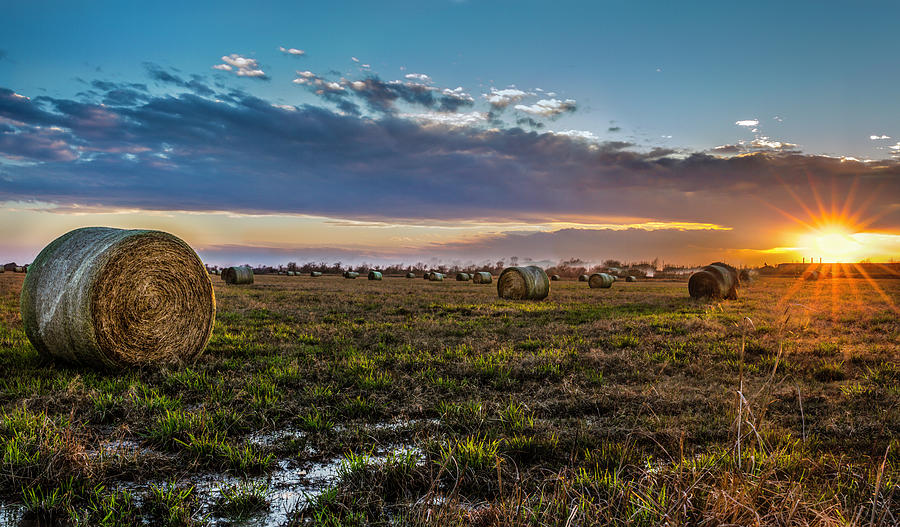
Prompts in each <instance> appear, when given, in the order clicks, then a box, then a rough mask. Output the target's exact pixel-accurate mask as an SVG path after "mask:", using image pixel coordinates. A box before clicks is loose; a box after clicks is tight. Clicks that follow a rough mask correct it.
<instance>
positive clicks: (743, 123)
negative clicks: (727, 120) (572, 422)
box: [734, 119, 759, 128]
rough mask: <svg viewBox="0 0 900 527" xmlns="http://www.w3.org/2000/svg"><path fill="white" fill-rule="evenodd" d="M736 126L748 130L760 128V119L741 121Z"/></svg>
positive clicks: (736, 122)
mask: <svg viewBox="0 0 900 527" xmlns="http://www.w3.org/2000/svg"><path fill="white" fill-rule="evenodd" d="M734 124H736V125H738V126H744V127H746V128H755V127H757V126H759V119H743V120H741V121H735V122H734Z"/></svg>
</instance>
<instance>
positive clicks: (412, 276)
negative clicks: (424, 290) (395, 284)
mask: <svg viewBox="0 0 900 527" xmlns="http://www.w3.org/2000/svg"><path fill="white" fill-rule="evenodd" d="M406 277H407V278H415V277H416V273H406Z"/></svg>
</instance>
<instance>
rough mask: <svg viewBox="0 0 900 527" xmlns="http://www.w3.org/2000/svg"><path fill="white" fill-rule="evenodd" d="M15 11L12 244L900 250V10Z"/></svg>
mask: <svg viewBox="0 0 900 527" xmlns="http://www.w3.org/2000/svg"><path fill="white" fill-rule="evenodd" d="M258 4H262V5H258ZM0 10H2V13H3V16H0V260H4V261H13V260H15V261H17V262H22V263H24V262H28V261H31V259H33V258H34V256H35V255H36V254H37V252H39V251H40V249H41V248H42V247H44V246H45V245H46V244H47V243H49V242H50V241H52V240H53V239H55V238H56V237H58V236H60V235H62V234H64V233H65V232H67V231H69V230H71V229H74V228H78V227H83V226H93V225H103V226H112V227H122V228H153V229H161V230H165V231H168V232H171V233H173V234H176V235H177V236H180V237H182V238H183V239H185V240H186V241H187V242H188V243H190V244H191V245H192V246H193V247H194V248H195V249H196V250H197V251H198V253H199V254H200V255H201V257H202V258H203V259H204V260H205V261H206V262H208V263H210V264H214V265H231V264H239V263H251V264H278V263H286V262H287V261H296V262H307V261H326V262H335V261H341V262H344V263H354V264H358V263H361V262H368V263H372V264H387V263H398V262H405V263H415V262H425V263H438V262H441V263H459V264H467V263H480V262H495V261H497V260H500V259H505V260H507V261H509V259H511V258H512V257H513V256H515V257H518V259H519V261H534V262H539V263H544V264H548V265H549V264H550V263H556V262H558V261H561V260H567V259H571V258H580V259H582V260H586V261H590V262H600V261H602V260H605V259H609V258H612V259H619V260H626V261H640V260H646V261H650V260H654V259H655V260H658V261H660V262H666V263H672V264H684V265H699V264H705V263H708V262H710V261H714V260H723V261H727V262H729V263H733V264H735V265H760V264H762V263H779V262H788V261H795V260H800V259H801V258H807V259H808V258H816V259H818V258H820V257H821V258H823V259H824V260H825V261H860V260H863V259H869V260H872V261H892V260H894V259H896V258H897V257H898V256H900V100H898V98H897V95H896V86H898V85H900V67H898V65H900V64H898V61H900V58H898V57H900V34H898V32H897V31H896V30H895V24H896V20H897V19H898V15H900V5H898V4H897V3H896V2H859V3H854V4H852V5H851V4H847V3H838V2H816V3H809V2H796V3H781V2H778V3H776V2H756V3H753V4H752V5H751V4H740V5H733V6H729V5H722V4H721V3H718V2H717V3H713V2H689V3H677V2H640V3H638V2H626V1H606V0H602V1H591V2H557V3H553V4H548V3H547V2H531V1H515V2H514V1H475V0H467V1H453V0H446V1H444V0H434V1H416V2H381V3H374V2H329V3H300V2H266V3H237V2H216V3H205V2H190V3H186V2H178V3H175V2H154V3H152V5H140V4H134V3H129V2H102V1H93V2H88V3H79V4H78V5H75V4H73V3H71V2H51V1H38V2H19V3H15V4H12V3H7V4H4V5H3V6H0Z"/></svg>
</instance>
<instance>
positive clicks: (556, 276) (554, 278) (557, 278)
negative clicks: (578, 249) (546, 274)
mask: <svg viewBox="0 0 900 527" xmlns="http://www.w3.org/2000/svg"><path fill="white" fill-rule="evenodd" d="M550 279H551V280H553V281H554V282H559V275H558V274H555V275H553V276H551V277H550Z"/></svg>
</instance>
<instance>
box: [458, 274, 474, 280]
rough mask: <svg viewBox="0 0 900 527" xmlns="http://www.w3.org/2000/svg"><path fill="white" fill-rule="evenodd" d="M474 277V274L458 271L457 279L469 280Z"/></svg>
mask: <svg viewBox="0 0 900 527" xmlns="http://www.w3.org/2000/svg"><path fill="white" fill-rule="evenodd" d="M471 279H472V275H470V274H469V273H456V281H457V282H468V281H469V280H471Z"/></svg>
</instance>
